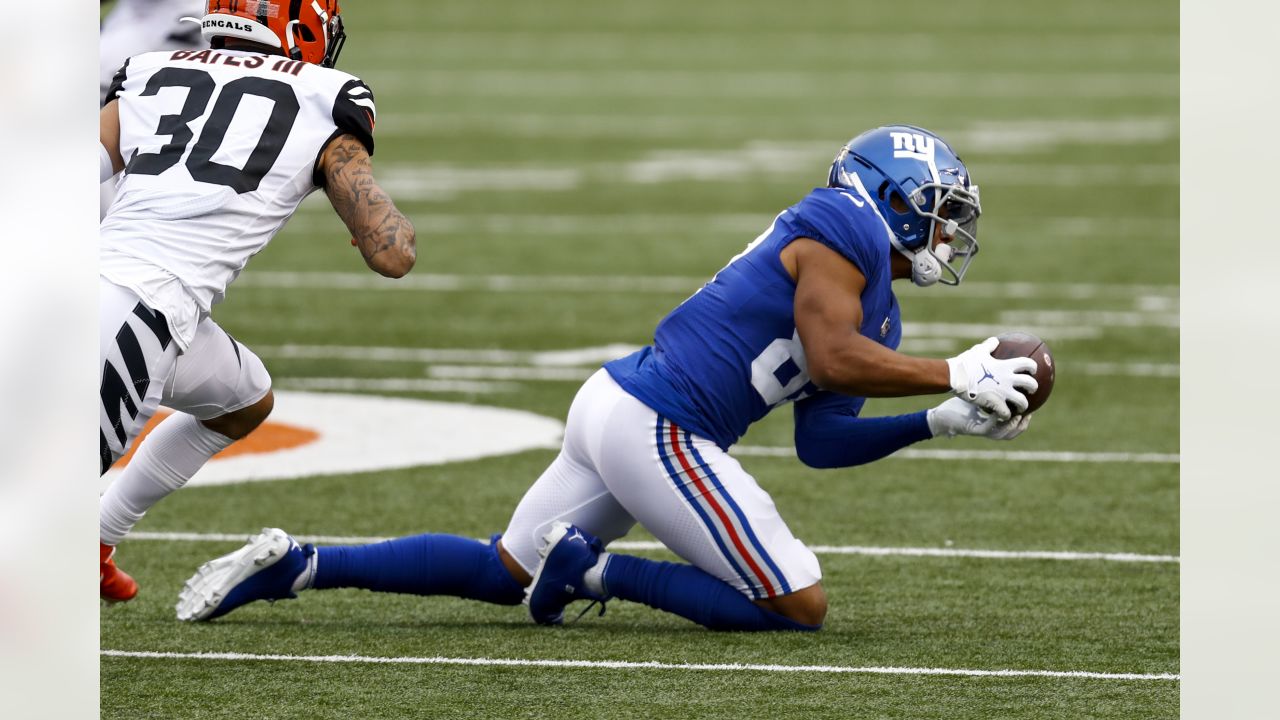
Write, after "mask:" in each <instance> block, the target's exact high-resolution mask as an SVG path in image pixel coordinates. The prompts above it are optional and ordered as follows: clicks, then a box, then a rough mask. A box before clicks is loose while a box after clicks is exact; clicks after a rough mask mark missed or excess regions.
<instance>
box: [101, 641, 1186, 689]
mask: <svg viewBox="0 0 1280 720" xmlns="http://www.w3.org/2000/svg"><path fill="white" fill-rule="evenodd" d="M99 653H100V654H101V655H102V656H103V657H113V658H134V659H148V660H211V661H217V662H243V661H272V662H290V663H361V664H369V665H468V666H488V667H493V666H497V667H536V668H560V669H566V668H582V669H602V670H700V671H712V672H764V673H815V674H817V673H822V674H862V675H950V676H961V677H1046V678H1063V679H1081V680H1161V681H1175V682H1177V681H1180V680H1181V679H1182V676H1181V675H1177V674H1173V673H1102V672H1090V671H1086V670H1008V669H1005V670H969V669H959V668H912V667H874V666H873V667H855V666H849V665H758V664H745V663H663V662H657V661H653V660H649V661H638V662H636V661H628V660H554V659H542V660H539V659H528V658H451V657H439V656H437V657H372V656H366V655H275V654H260V653H238V652H151V651H145V650H109V649H104V650H100V651H99Z"/></svg>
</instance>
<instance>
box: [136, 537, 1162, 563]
mask: <svg viewBox="0 0 1280 720" xmlns="http://www.w3.org/2000/svg"><path fill="white" fill-rule="evenodd" d="M249 535H250V533H243V534H236V533H188V532H147V531H138V532H133V533H130V534H129V536H128V539H129V540H156V541H163V542H244V541H245V540H247V539H248V538H249ZM293 537H294V539H295V540H297V541H298V542H302V543H316V544H319V545H367V544H369V543H376V542H382V541H384V540H391V539H393V538H391V537H384V536H341V535H295V536H293ZM480 540H481V541H482V542H484V541H485V539H484V538H480ZM609 549H610V550H630V551H655V550H665V549H666V546H665V545H663V544H662V543H660V542H655V541H653V540H617V541H614V542H612V543H609ZM809 549H810V550H812V551H813V552H814V553H816V554H818V555H871V556H898V557H939V558H976V559H982V560H1093V561H1103V562H1130V563H1133V562H1138V563H1174V564H1177V563H1180V562H1181V560H1180V559H1179V558H1178V556H1176V555H1140V554H1137V553H1104V552H1069V551H1058V550H981V549H964V548H911V547H873V546H867V545H815V546H812V547H810V548H809Z"/></svg>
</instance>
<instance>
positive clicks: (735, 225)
mask: <svg viewBox="0 0 1280 720" xmlns="http://www.w3.org/2000/svg"><path fill="white" fill-rule="evenodd" d="M379 172H381V170H379ZM311 197H316V196H315V195H312V196H311ZM797 199H799V198H797ZM774 214H775V213H761V214H754V213H706V214H704V213H663V214H661V215H654V214H651V213H614V214H608V215H596V214H581V215H565V214H556V215H542V214H511V213H489V214H457V213H453V214H449V213H431V214H428V215H425V216H423V217H422V218H419V219H416V220H415V221H414V227H415V228H417V229H418V230H419V231H420V232H422V233H424V234H425V233H436V234H445V233H452V234H467V235H472V236H474V235H476V234H492V235H502V236H504V239H511V238H532V239H541V238H552V239H555V240H557V241H558V242H563V239H564V238H578V237H581V238H587V239H590V240H593V241H599V240H601V239H607V238H610V237H616V236H619V235H641V236H663V235H673V234H679V235H690V234H692V235H698V236H702V235H706V234H708V233H723V234H733V235H743V236H749V237H755V236H756V235H758V234H759V233H760V231H762V230H764V229H765V228H767V227H768V226H769V223H770V222H771V221H772V220H773V216H774ZM991 223H992V226H993V227H997V228H998V229H997V230H995V231H991V230H988V231H989V232H999V233H1003V234H1008V235H1011V236H1021V235H1028V234H1029V233H1032V232H1033V233H1034V234H1035V237H1037V238H1049V239H1055V238H1063V239H1067V238H1096V237H1099V236H1101V237H1138V236H1140V237H1144V238H1146V237H1169V238H1174V237H1177V234H1178V229H1179V227H1178V219H1177V218H1176V217H1174V218H1168V217H1109V218H1099V217H1056V216H1045V217H1035V218H1024V217H1018V218H995V217H993V218H992V220H991ZM288 227H289V228H292V229H294V230H295V231H297V230H302V231H304V232H331V233H332V234H334V235H342V234H344V233H345V232H346V231H345V230H344V229H343V227H342V221H341V220H339V219H338V217H337V216H336V215H334V214H333V210H332V208H330V207H329V206H328V204H325V203H320V204H316V202H315V201H313V200H310V198H308V200H305V201H303V205H302V209H301V210H300V211H299V212H297V213H295V214H294V216H293V217H292V218H290V220H289V225H288ZM983 227H984V228H986V227H987V226H986V225H984V226H983ZM625 240H626V242H634V240H633V239H632V238H625ZM971 284H980V283H978V282H977V281H966V282H965V283H964V285H961V286H960V288H964V287H966V286H969V285H971ZM1027 284H1028V285H1031V284H1032V283H1027ZM1049 285H1050V286H1059V287H1061V286H1063V284H1062V283H1049ZM1079 287H1090V286H1089V285H1080V286H1079ZM1112 287H1116V288H1121V289H1123V288H1138V287H1142V286H1140V285H1115V286H1112ZM1153 287H1156V288H1162V289H1166V290H1167V288H1168V286H1153ZM958 289H959V288H955V289H953V288H948V292H956V290H958ZM1173 289H1174V291H1175V292H1176V289H1177V288H1176V287H1174V288H1173Z"/></svg>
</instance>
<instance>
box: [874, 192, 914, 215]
mask: <svg viewBox="0 0 1280 720" xmlns="http://www.w3.org/2000/svg"><path fill="white" fill-rule="evenodd" d="M881 197H884V195H883V194H881ZM889 207H891V208H893V211H894V212H896V213H903V214H905V213H906V212H908V211H909V210H910V208H909V207H907V201H906V200H904V199H902V196H901V195H899V194H898V193H896V192H891V193H889Z"/></svg>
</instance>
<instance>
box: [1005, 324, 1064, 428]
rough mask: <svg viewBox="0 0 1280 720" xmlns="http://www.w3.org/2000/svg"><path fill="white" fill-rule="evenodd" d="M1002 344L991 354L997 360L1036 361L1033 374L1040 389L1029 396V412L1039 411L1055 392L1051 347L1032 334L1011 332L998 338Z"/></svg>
mask: <svg viewBox="0 0 1280 720" xmlns="http://www.w3.org/2000/svg"><path fill="white" fill-rule="evenodd" d="M996 339H997V340H999V341H1000V344H999V345H998V346H997V347H996V349H995V350H994V351H993V352H992V353H991V357H993V358H996V359H997V360H1007V359H1008V358H1015V357H1029V358H1031V359H1033V360H1035V361H1036V371H1035V372H1034V373H1032V375H1033V376H1034V377H1035V379H1036V382H1038V383H1040V387H1039V388H1037V389H1036V391H1035V392H1033V393H1031V394H1030V395H1028V396H1027V401H1028V405H1027V412H1035V411H1036V410H1039V409H1040V407H1041V406H1042V405H1044V403H1045V401H1046V400H1048V399H1049V393H1051V392H1053V376H1054V367H1053V355H1052V354H1051V353H1050V352H1049V346H1048V345H1045V344H1044V341H1043V340H1041V339H1040V338H1038V337H1036V336H1035V335H1032V334H1031V333H1024V332H1009V333H1004V334H1002V335H998V336H996Z"/></svg>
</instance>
